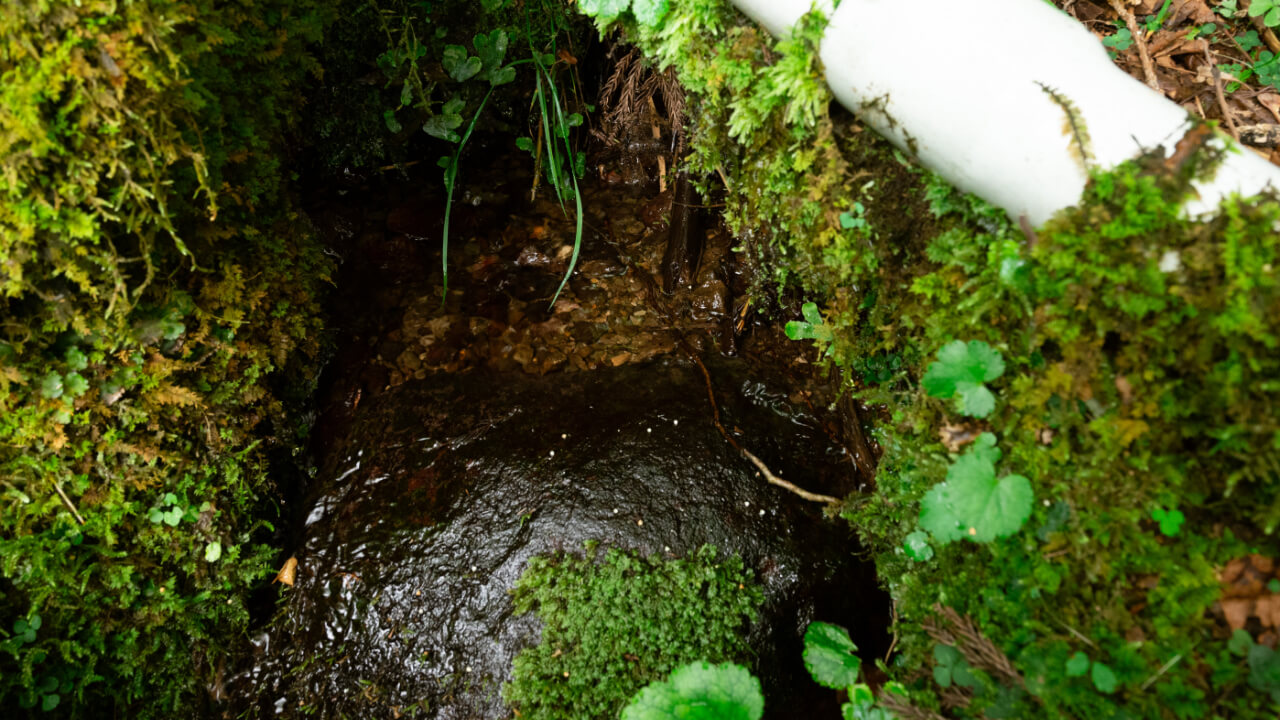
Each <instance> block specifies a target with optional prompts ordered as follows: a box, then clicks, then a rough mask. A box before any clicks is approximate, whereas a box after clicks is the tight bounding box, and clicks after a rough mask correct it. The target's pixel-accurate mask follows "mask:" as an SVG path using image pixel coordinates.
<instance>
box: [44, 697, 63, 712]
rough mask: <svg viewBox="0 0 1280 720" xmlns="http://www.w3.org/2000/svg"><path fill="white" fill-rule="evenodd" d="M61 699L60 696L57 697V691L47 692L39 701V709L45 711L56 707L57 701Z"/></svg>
mask: <svg viewBox="0 0 1280 720" xmlns="http://www.w3.org/2000/svg"><path fill="white" fill-rule="evenodd" d="M61 700H62V698H60V697H58V694H57V693H49V694H48V695H45V696H44V700H42V701H41V702H40V709H41V710H43V711H45V712H49V711H50V710H53V709H54V708H56V707H58V703H59V702H60V701H61Z"/></svg>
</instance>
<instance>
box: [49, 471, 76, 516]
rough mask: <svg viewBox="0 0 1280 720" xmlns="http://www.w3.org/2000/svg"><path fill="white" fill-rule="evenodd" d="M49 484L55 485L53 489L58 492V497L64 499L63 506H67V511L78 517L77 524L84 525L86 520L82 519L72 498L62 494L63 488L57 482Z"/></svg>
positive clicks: (53, 481)
mask: <svg viewBox="0 0 1280 720" xmlns="http://www.w3.org/2000/svg"><path fill="white" fill-rule="evenodd" d="M49 482H51V483H53V489H54V490H57V491H58V497H60V498H62V502H63V504H65V505H66V506H67V509H68V510H70V511H71V514H72V515H75V516H76V522H78V523H80V524H81V525H83V524H84V518H82V517H80V513H79V512H77V511H76V506H75V503H73V502H71V498H69V497H67V494H66V493H64V492H62V486H61V485H59V484H58V481H57V480H50V481H49Z"/></svg>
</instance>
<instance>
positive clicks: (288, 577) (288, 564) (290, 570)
mask: <svg viewBox="0 0 1280 720" xmlns="http://www.w3.org/2000/svg"><path fill="white" fill-rule="evenodd" d="M297 574H298V558H296V557H292V556H290V558H289V559H288V560H285V561H284V567H282V568H280V572H279V573H276V582H278V583H281V584H284V585H288V586H289V587H293V579H294V577H295V576H297Z"/></svg>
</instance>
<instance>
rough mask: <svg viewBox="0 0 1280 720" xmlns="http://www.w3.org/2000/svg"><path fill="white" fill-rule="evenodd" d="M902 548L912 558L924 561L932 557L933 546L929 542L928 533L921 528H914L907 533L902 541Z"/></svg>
mask: <svg viewBox="0 0 1280 720" xmlns="http://www.w3.org/2000/svg"><path fill="white" fill-rule="evenodd" d="M902 549H903V550H905V551H906V552H907V557H909V558H911V559H912V560H917V561H920V562H924V561H926V560H932V559H933V546H931V545H930V544H929V534H928V533H926V532H924V531H923V530H916V531H915V532H913V533H911V534H910V535H908V536H907V539H906V540H905V541H903V543H902Z"/></svg>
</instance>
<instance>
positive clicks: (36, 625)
mask: <svg viewBox="0 0 1280 720" xmlns="http://www.w3.org/2000/svg"><path fill="white" fill-rule="evenodd" d="M40 624H41V620H40V616H39V615H32V616H31V618H30V619H27V618H18V619H17V620H14V621H13V637H14V639H15V640H17V641H18V645H20V646H21V645H24V644H26V643H33V642H35V641H36V631H37V630H39V629H40Z"/></svg>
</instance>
